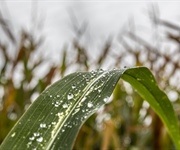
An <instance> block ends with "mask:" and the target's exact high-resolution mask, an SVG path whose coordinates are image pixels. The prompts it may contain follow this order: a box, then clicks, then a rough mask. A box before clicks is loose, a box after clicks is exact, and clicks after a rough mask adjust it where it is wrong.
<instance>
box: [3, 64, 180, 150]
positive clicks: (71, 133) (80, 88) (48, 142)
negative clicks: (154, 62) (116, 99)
mask: <svg viewBox="0 0 180 150" xmlns="http://www.w3.org/2000/svg"><path fill="white" fill-rule="evenodd" d="M122 75H123V76H122ZM121 76H122V78H123V79H124V80H126V81H128V82H129V83H130V84H132V86H133V87H135V89H137V91H138V92H139V94H140V95H141V96H142V97H143V98H144V99H145V100H147V101H148V102H149V104H150V105H151V107H152V108H153V109H154V110H155V111H156V113H157V114H158V115H159V116H160V118H161V119H162V120H163V122H164V124H165V125H166V127H167V129H168V131H169V134H170V135H171V137H172V139H173V140H174V143H175V144H176V146H177V148H180V143H179V140H180V138H179V136H180V135H179V128H178V123H177V118H176V115H175V113H174V110H173V107H172V105H171V103H170V101H169V100H168V98H167V96H166V95H165V94H164V93H163V92H162V91H161V90H160V89H159V88H158V86H157V84H156V82H155V80H154V77H153V76H152V74H151V72H150V71H149V70H148V69H147V68H144V67H140V68H132V69H122V70H112V71H103V70H98V71H92V72H77V73H73V74H70V75H68V76H66V77H65V78H63V79H62V80H60V81H57V82H56V83H54V84H53V85H52V86H50V87H49V88H48V89H46V90H45V91H44V92H43V93H42V94H41V95H40V96H39V97H38V98H37V100H36V101H35V102H34V103H33V104H32V105H31V107H30V108H29V109H28V110H27V112H26V113H25V114H24V115H23V117H22V118H21V119H20V120H19V121H18V123H17V124H16V126H15V127H14V128H13V129H12V130H11V131H10V133H9V134H8V136H7V137H6V139H5V140H4V142H3V143H2V145H1V147H0V149H2V150H3V149H7V148H8V149H20V148H26V149H33V148H36V149H71V148H72V146H73V143H74V140H75V138H76V135H77V133H78V131H79V129H80V127H81V126H82V124H83V123H84V122H85V120H87V118H89V117H90V116H91V115H92V114H93V113H94V112H96V111H97V109H98V108H99V107H101V106H102V105H103V104H105V103H106V102H107V100H108V97H109V96H110V95H111V93H112V92H113V90H114V88H115V86H116V84H117V82H118V81H119V78H120V77H121Z"/></svg>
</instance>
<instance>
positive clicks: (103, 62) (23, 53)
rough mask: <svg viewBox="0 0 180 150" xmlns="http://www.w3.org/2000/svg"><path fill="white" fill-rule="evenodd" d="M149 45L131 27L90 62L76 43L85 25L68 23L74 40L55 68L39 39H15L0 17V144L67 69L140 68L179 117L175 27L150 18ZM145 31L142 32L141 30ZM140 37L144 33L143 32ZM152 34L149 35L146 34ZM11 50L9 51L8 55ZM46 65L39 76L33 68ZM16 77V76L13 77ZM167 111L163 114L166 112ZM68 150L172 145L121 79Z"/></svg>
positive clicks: (163, 149)
mask: <svg viewBox="0 0 180 150" xmlns="http://www.w3.org/2000/svg"><path fill="white" fill-rule="evenodd" d="M151 19H152V26H153V28H154V30H155V31H154V33H155V39H154V40H155V41H156V42H155V43H152V42H149V40H146V38H144V37H141V36H138V35H139V34H138V31H136V32H135V30H134V28H135V27H134V26H132V28H129V29H126V30H125V29H124V30H123V32H122V33H121V34H120V36H119V37H118V39H116V40H114V39H113V38H109V39H107V41H106V42H103V41H102V48H99V51H98V52H97V54H95V55H96V57H95V59H92V58H91V56H90V55H89V53H90V50H89V48H88V47H87V46H86V45H84V44H82V42H81V38H82V37H83V33H84V31H85V26H76V25H74V33H75V35H76V36H75V38H74V39H73V40H72V41H70V42H69V43H68V44H69V45H71V46H67V47H65V48H64V49H63V50H62V51H61V52H60V53H59V54H57V55H59V58H60V59H59V62H60V63H59V64H53V63H52V62H51V60H50V59H48V58H47V57H43V55H41V54H40V53H39V52H38V49H39V48H40V47H41V45H42V44H43V39H44V38H45V37H43V36H42V37H38V38H37V36H36V35H34V34H32V33H31V32H28V31H26V30H23V29H22V30H21V31H20V32H19V33H18V35H14V32H13V30H12V28H11V26H10V25H9V21H8V20H6V18H3V16H0V28H1V33H2V34H3V35H4V37H5V39H6V40H4V38H2V36H1V38H0V60H1V61H0V143H1V142H2V141H3V139H4V138H5V136H6V135H7V134H8V132H9V130H10V129H11V128H12V127H13V125H14V124H15V123H16V121H17V120H18V119H19V118H20V117H21V116H22V114H23V113H24V112H25V110H26V109H27V108H28V106H29V105H30V104H31V103H32V102H33V101H34V100H35V97H37V96H38V95H39V94H40V93H41V92H42V91H43V90H44V89H45V88H46V87H47V86H48V85H49V84H51V83H52V82H53V81H54V79H55V78H56V79H57V78H62V77H63V76H64V75H66V74H68V73H69V72H73V71H90V70H92V69H97V68H105V69H113V68H122V67H130V66H131V67H132V66H146V67H148V68H149V69H150V70H152V72H153V73H154V75H155V77H156V80H157V81H158V84H159V86H160V87H161V89H162V90H163V91H165V92H166V93H167V94H168V96H169V98H170V99H171V101H172V103H173V106H174V109H175V111H176V113H177V116H178V117H179V118H180V85H179V84H178V83H180V76H179V74H180V69H179V68H180V61H179V60H180V26H177V25H175V24H173V23H171V22H169V21H165V20H161V19H159V18H158V17H157V16H156V15H153V14H152V16H151ZM144 32H145V31H144ZM145 34H146V33H145ZM152 34H153V33H152ZM12 47H14V48H15V50H14V51H12ZM46 64H48V65H47V66H46V67H45V68H46V71H45V73H43V75H42V77H39V76H37V73H36V72H37V70H41V68H42V66H44V65H46ZM17 77H19V78H17ZM167 111H168V110H167ZM73 149H74V150H84V149H86V150H100V149H101V150H126V149H127V150H139V149H141V150H155V149H158V150H170V149H172V150H173V149H175V148H174V145H173V143H172V141H171V139H170V137H169V135H168V134H167V131H166V130H165V127H164V125H163V124H162V122H161V120H160V119H159V117H158V116H157V115H156V114H155V113H154V112H153V110H152V109H151V108H150V107H149V105H148V104H147V103H146V102H144V101H143V99H142V98H141V97H140V96H139V95H138V94H137V93H136V92H135V91H134V90H133V89H132V88H131V86H130V85H129V84H127V83H125V82H123V81H119V84H118V85H117V86H116V89H115V91H114V93H113V95H112V97H111V103H108V104H106V105H105V106H104V107H103V108H101V109H100V110H99V111H98V113H96V114H95V115H93V116H92V117H91V118H89V119H88V121H87V122H86V123H85V124H84V125H83V126H82V128H81V130H80V132H79V134H78V136H77V139H76V142H75V145H74V148H73Z"/></svg>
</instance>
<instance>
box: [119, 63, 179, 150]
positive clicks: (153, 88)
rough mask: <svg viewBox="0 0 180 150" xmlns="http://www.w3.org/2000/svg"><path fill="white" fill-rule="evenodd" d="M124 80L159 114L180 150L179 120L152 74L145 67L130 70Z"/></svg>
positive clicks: (126, 72) (125, 74)
mask: <svg viewBox="0 0 180 150" xmlns="http://www.w3.org/2000/svg"><path fill="white" fill-rule="evenodd" d="M122 79H123V80H125V81H127V82H129V83H130V84H131V85H132V86H133V87H134V88H135V89H136V90H137V92H138V93H139V94H140V95H141V97H142V98H143V99H144V100H146V101H147V102H148V103H149V104H150V106H151V108H153V110H154V111H155V112H156V113H157V114H158V116H159V117H160V118H161V120H162V121H163V123H164V125H165V126H166V129H167V131H168V132H169V135H170V136H171V138H172V140H173V141H174V143H175V145H176V148H177V149H180V131H179V126H178V119H177V116H176V114H175V112H174V109H173V106H172V104H171V102H170V100H169V99H168V97H167V95H166V94H165V93H164V92H162V91H161V90H160V89H159V87H158V85H157V83H156V81H155V79H154V76H153V75H152V73H151V72H150V71H149V70H148V69H147V68H145V67H139V68H130V69H128V70H126V71H125V73H124V74H123V76H122Z"/></svg>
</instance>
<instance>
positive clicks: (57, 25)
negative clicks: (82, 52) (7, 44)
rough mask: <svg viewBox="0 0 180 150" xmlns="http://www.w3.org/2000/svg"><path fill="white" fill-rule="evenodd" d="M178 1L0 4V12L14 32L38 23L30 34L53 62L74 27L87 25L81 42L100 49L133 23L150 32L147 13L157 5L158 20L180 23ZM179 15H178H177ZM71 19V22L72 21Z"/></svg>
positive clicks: (13, 1) (1, 2)
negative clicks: (37, 38) (42, 44)
mask: <svg viewBox="0 0 180 150" xmlns="http://www.w3.org/2000/svg"><path fill="white" fill-rule="evenodd" d="M179 4H180V1H179V2H178V1H170V2H167V1H147V0H146V1H145V0H141V1H135V0H134V1H133V0H131V1H107V0H101V1H100V0H99V1H90V0H89V1H87V0H84V1H69V0H67V1H62V0H59V1H58V0H56V1H48V0H39V1H32V0H31V1H27V0H24V1H19V0H11V1H10V0H6V1H5V0H4V1H2V0H1V1H0V10H1V13H2V14H3V16H4V17H5V18H7V20H12V22H13V26H14V32H18V30H16V29H18V28H19V29H20V28H21V27H23V28H25V29H26V30H28V31H30V32H31V29H32V28H34V27H35V26H36V25H37V23H38V22H40V23H41V26H40V28H38V29H36V30H33V32H35V33H38V34H40V35H41V34H42V35H43V36H44V37H45V43H46V44H45V47H46V49H49V50H50V51H48V52H47V54H52V57H53V59H54V58H55V59H54V60H56V59H58V58H56V53H58V52H59V51H60V50H62V48H63V47H64V46H65V44H68V43H70V41H72V40H73V38H74V37H75V34H74V31H73V27H72V26H73V24H76V25H77V24H79V26H81V25H83V24H86V25H87V30H85V37H86V38H85V39H84V42H85V43H86V45H89V47H90V48H91V49H92V51H93V49H94V48H95V47H100V46H101V43H102V42H103V41H106V40H107V39H108V37H110V36H113V37H117V36H118V35H119V34H120V33H121V31H122V30H124V29H126V28H128V23H129V21H130V20H131V21H132V20H133V22H134V24H135V25H136V27H137V29H138V30H140V31H141V30H147V29H149V30H150V27H151V23H150V19H149V17H148V15H149V14H148V12H149V10H150V9H151V7H152V6H158V8H159V10H160V17H161V18H163V19H166V20H169V21H172V22H177V23H178V22H179V21H180V13H179V7H180V5H179ZM178 13H179V14H178ZM72 20H73V21H72Z"/></svg>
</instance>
